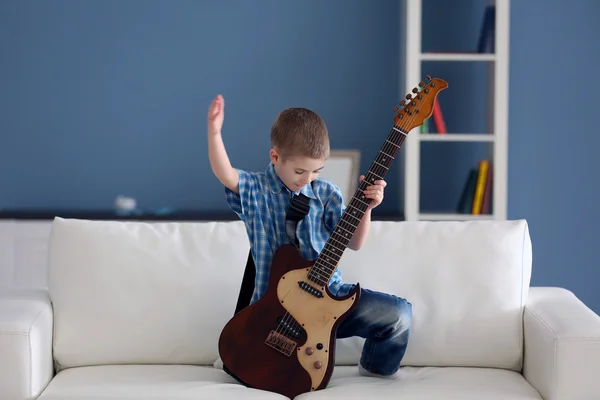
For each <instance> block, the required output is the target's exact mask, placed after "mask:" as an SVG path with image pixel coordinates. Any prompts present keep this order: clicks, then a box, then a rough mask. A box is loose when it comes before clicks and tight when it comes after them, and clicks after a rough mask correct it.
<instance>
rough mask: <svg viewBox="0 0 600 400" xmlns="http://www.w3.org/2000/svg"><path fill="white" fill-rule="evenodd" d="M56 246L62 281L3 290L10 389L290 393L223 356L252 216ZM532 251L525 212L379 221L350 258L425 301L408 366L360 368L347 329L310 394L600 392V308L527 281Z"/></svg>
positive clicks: (372, 284) (100, 230) (3, 355)
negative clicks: (322, 386)
mask: <svg viewBox="0 0 600 400" xmlns="http://www.w3.org/2000/svg"><path fill="white" fill-rule="evenodd" d="M49 248H50V257H49V262H50V265H49V277H48V279H49V282H48V283H49V292H48V293H45V292H43V291H23V292H18V293H9V294H5V295H4V296H3V297H2V298H0V399H7V400H8V399H10V400H24V399H36V398H37V397H38V395H39V394H40V393H42V395H41V397H40V399H42V400H59V399H61V400H63V399H66V398H77V399H86V398H94V399H98V400H100V399H117V398H118V399H130V400H133V399H142V398H144V399H146V398H150V397H154V398H168V399H172V400H177V399H202V398H207V399H209V398H210V399H212V398H219V399H228V398H232V399H233V398H236V399H237V398H244V399H250V400H252V399H278V398H283V397H282V396H278V395H276V394H273V393H267V392H263V391H258V390H254V389H249V388H245V387H243V386H241V385H239V384H238V383H236V382H235V381H233V380H232V378H230V377H229V376H228V375H227V374H225V373H224V372H223V371H222V370H221V369H219V368H214V367H213V363H214V364H218V352H217V341H218V337H219V334H220V330H221V328H222V326H223V325H224V324H225V322H226V321H227V320H228V319H229V318H230V317H231V316H232V315H233V311H234V308H235V304H236V300H237V295H238V293H239V285H240V282H241V279H242V274H243V269H244V266H245V263H246V257H247V254H248V242H247V238H246V234H245V232H244V228H243V225H242V224H241V223H239V222H223V223H220V222H210V223H166V222H156V223H135V222H115V221H77V220H62V219H57V220H56V221H55V222H54V224H53V229H52V234H51V240H50V245H49ZM531 255H532V251H531V241H530V237H529V231H528V227H527V224H526V222H525V221H471V222H417V223H406V222H401V223H399V222H383V221H378V222H373V224H372V226H371V234H370V237H369V240H368V241H367V243H366V245H365V246H364V247H363V249H361V250H360V251H358V252H353V251H350V250H347V251H346V253H345V255H344V257H343V258H342V261H341V264H340V267H341V268H342V273H343V276H344V278H345V280H346V281H347V282H356V281H358V282H360V283H361V285H362V286H363V287H367V288H370V289H374V290H382V291H385V292H390V293H394V294H397V295H399V296H403V297H406V298H408V299H409V301H411V302H412V304H413V318H414V319H413V328H412V331H411V340H410V343H409V347H408V351H407V353H406V357H405V359H404V360H403V365H404V367H403V368H402V373H401V379H399V380H393V381H392V380H381V379H377V378H367V377H363V376H359V375H358V371H357V367H356V363H357V361H358V358H359V357H360V350H361V348H362V339H360V338H350V339H344V340H339V341H338V346H337V348H336V356H337V358H336V362H337V364H338V366H337V367H336V369H335V372H334V377H333V379H332V380H331V383H330V385H329V387H328V388H327V390H324V391H320V392H315V393H309V394H305V395H302V396H300V397H298V399H300V400H302V399H352V398H361V399H362V398H376V399H400V400H416V399H425V398H426V399H448V400H454V399H461V400H465V399H466V400H470V399H473V400H475V399H482V398H485V399H492V400H493V399H498V400H500V399H502V400H517V399H518V400H540V399H544V400H583V399H586V400H587V399H590V398H600V379H597V377H598V376H600V361H599V360H600V317H598V316H597V315H596V314H594V313H593V312H592V311H591V310H589V309H588V308H587V307H586V306H585V305H584V304H583V303H582V302H581V301H580V300H578V299H577V298H576V297H575V296H574V295H573V294H572V293H570V292H568V291H566V290H564V289H560V288H529V283H530V276H531V264H532V256H531ZM50 299H51V300H52V303H51V302H50ZM53 361H54V363H55V367H56V370H55V371H53V369H52V363H53ZM521 366H524V369H523V374H521V372H522V370H521ZM55 372H57V375H54V374H55ZM48 382H50V383H49V384H48ZM46 385H47V387H46ZM151 393H152V394H151ZM594 396H596V397H594Z"/></svg>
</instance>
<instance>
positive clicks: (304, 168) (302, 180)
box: [271, 150, 325, 192]
mask: <svg viewBox="0 0 600 400" xmlns="http://www.w3.org/2000/svg"><path fill="white" fill-rule="evenodd" d="M271 161H272V162H273V165H274V166H275V172H276V173H277V176H279V179H281V181H282V182H283V184H284V185H285V186H287V188H288V189H290V190H291V191H292V192H299V191H300V190H302V188H303V187H304V186H306V185H308V184H309V183H310V182H312V181H314V180H315V179H317V178H318V176H319V172H320V171H321V170H322V169H323V166H324V165H325V160H324V159H320V158H310V157H301V156H297V157H286V158H284V159H282V158H281V156H280V155H279V153H277V151H276V150H271Z"/></svg>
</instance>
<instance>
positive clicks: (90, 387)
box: [38, 365, 286, 400]
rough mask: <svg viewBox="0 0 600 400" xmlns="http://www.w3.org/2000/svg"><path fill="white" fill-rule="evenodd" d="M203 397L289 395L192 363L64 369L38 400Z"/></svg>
mask: <svg viewBox="0 0 600 400" xmlns="http://www.w3.org/2000/svg"><path fill="white" fill-rule="evenodd" d="M82 399H87V400H113V399H119V400H148V399H152V400H179V399H182V400H183V399H189V400H199V399H223V400H227V399H235V400H240V399H247V400H254V399H261V400H262V399H264V400H285V399H286V397H284V396H280V395H278V394H275V393H270V392H265V391H262V390H256V389H249V388H247V387H245V386H243V385H240V384H238V383H237V382H236V381H235V380H234V379H233V378H231V377H230V376H229V375H227V374H226V373H225V372H223V370H219V369H215V368H213V367H205V366H189V365H117V366H112V365H107V366H92V367H76V368H68V369H64V370H62V371H60V372H59V373H58V374H57V375H56V376H55V378H54V379H53V380H52V381H51V382H50V384H49V385H48V387H47V388H46V390H45V391H44V392H43V393H42V395H41V396H40V397H39V399H38V400H82Z"/></svg>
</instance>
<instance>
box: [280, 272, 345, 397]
mask: <svg viewBox="0 0 600 400" xmlns="http://www.w3.org/2000/svg"><path fill="white" fill-rule="evenodd" d="M308 270H309V269H297V270H292V271H290V272H288V273H286V274H285V275H283V276H282V277H281V279H280V280H279V284H278V285H277V297H278V298H279V301H280V303H281V305H282V306H283V307H284V308H285V309H286V310H287V312H288V313H289V314H290V315H291V316H292V317H293V318H294V319H295V321H296V322H297V323H298V324H299V325H300V326H301V327H302V329H304V331H305V332H306V337H307V340H306V343H304V345H303V346H302V347H298V348H297V349H296V352H297V355H298V361H299V362H300V364H301V365H302V367H303V368H304V369H305V370H306V371H307V372H308V374H309V375H310V378H311V382H312V385H311V390H316V389H317V388H318V387H319V386H320V385H321V382H323V379H324V377H325V374H326V372H327V369H328V367H329V360H330V359H331V358H330V357H329V356H330V343H331V335H332V332H333V326H334V324H335V323H336V322H337V320H338V318H340V317H341V316H342V315H343V314H344V313H345V312H347V311H348V310H349V309H350V308H351V307H352V306H353V304H354V302H355V298H356V296H352V297H349V298H347V299H344V300H336V299H333V298H331V297H330V296H329V295H328V293H327V292H326V291H325V290H324V288H321V287H318V286H312V287H311V288H307V287H306V286H305V285H307V284H311V285H315V284H314V283H313V282H310V281H308V280H307V271H308ZM315 290H316V291H318V292H319V293H315ZM334 340H335V338H334Z"/></svg>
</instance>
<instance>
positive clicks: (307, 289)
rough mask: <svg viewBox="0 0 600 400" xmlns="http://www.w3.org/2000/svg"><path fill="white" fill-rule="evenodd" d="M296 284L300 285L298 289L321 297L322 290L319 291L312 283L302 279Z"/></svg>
mask: <svg viewBox="0 0 600 400" xmlns="http://www.w3.org/2000/svg"><path fill="white" fill-rule="evenodd" d="M298 286H300V289H302V290H304V291H305V292H308V293H310V294H312V295H313V296H315V297H317V298H321V297H323V292H321V291H320V290H319V289H316V288H315V287H314V286H313V285H310V284H308V283H306V282H304V281H300V282H298Z"/></svg>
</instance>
